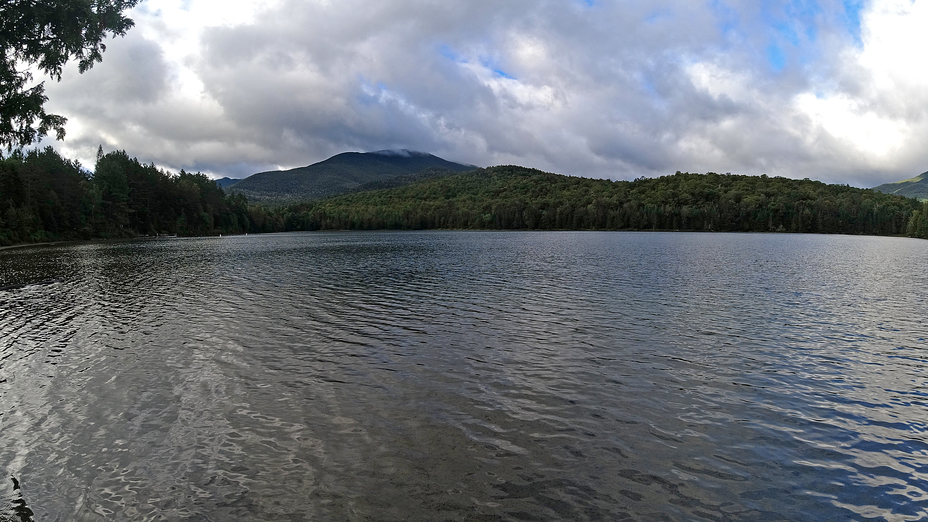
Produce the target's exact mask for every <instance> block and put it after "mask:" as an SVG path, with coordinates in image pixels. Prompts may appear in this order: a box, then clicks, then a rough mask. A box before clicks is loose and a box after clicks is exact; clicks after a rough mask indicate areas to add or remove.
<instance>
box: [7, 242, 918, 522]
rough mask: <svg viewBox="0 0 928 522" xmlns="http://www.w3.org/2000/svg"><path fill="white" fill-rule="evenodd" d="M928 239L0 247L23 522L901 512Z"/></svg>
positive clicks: (12, 438) (913, 420)
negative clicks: (25, 509) (31, 521)
mask: <svg viewBox="0 0 928 522" xmlns="http://www.w3.org/2000/svg"><path fill="white" fill-rule="evenodd" d="M926 245H928V244H926V243H925V242H920V241H907V240H902V239H887V238H858V237H841V236H834V237H831V236H794V235H731V234H598V233H551V234H548V233H545V234H521V233H421V234H420V233H408V234H407V233H402V234H393V233H372V234H362V233H352V234H283V235H267V236H248V237H233V238H222V239H217V238H208V239H176V240H170V241H149V242H129V243H114V244H102V245H79V246H73V247H72V246H68V247H55V248H33V249H21V250H17V251H4V252H0V286H4V287H10V288H7V289H5V290H0V406H2V408H0V441H2V444H0V463H2V465H0V467H2V468H3V469H6V470H8V472H9V473H12V474H13V475H14V476H15V477H17V478H18V479H19V480H22V484H23V492H22V495H21V496H20V497H18V498H22V499H23V500H24V501H26V500H28V503H29V507H30V508H31V509H33V510H35V511H36V513H37V516H36V518H37V519H39V520H106V519H137V520H153V519H172V520H174V519H176V520H183V519H196V520H232V519H256V520H258V519H271V520H277V519H287V518H289V519H294V520H306V519H316V518H321V519H357V520H364V519H378V520H407V519H412V520H416V519H422V520H435V519H439V520H441V519H448V520H456V519H462V518H465V519H498V518H504V519H570V520H596V519H608V520H620V519H640V520H650V519H669V520H691V519H711V520H764V519H770V520H781V519H789V520H819V519H843V518H854V517H882V518H885V519H897V520H917V519H919V518H922V517H928V512H926V511H925V508H924V507H922V505H923V504H924V503H925V500H926V495H928V484H926V479H925V477H928V473H926V472H928V469H926V468H928V464H926V463H928V458H926V457H928V447H926V446H928V439H926V429H925V421H924V419H925V418H928V416H926V413H928V407H926V406H928V403H926V400H925V397H926V394H928V381H926V377H925V369H926V366H928V364H926V362H928V356H926V353H928V352H926V344H925V337H926V336H928V335H926V331H925V329H924V327H923V326H922V318H921V315H920V311H921V310H924V309H925V297H923V296H925V295H926V292H925V290H928V288H926V287H925V286H926V284H928V283H926V281H925V280H924V278H920V277H918V274H920V273H921V272H920V271H923V270H924V268H925V263H926V261H925V259H928V257H926V255H925V254H928V247H926ZM43 281H54V282H51V283H48V284H37V283H40V282H43ZM23 285H25V286H23ZM11 495H12V492H11ZM10 498H13V497H12V496H11V497H10ZM13 509H14V508H13V507H12V504H11V507H10V508H9V509H8V513H10V514H11V515H10V516H12V514H13V513H15V512H14V510H13ZM0 513H3V514H6V513H4V512H2V511H0ZM17 516H18V515H17ZM30 516H31V515H30Z"/></svg>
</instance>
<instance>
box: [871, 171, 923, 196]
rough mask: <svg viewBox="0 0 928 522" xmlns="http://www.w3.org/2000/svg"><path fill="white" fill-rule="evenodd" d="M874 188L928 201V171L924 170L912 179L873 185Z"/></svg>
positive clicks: (887, 192)
mask: <svg viewBox="0 0 928 522" xmlns="http://www.w3.org/2000/svg"><path fill="white" fill-rule="evenodd" d="M873 190H877V191H879V192H885V193H886V194H898V195H900V196H905V197H907V198H915V199H920V200H923V201H928V172H923V173H921V174H920V175H918V176H915V177H914V178H911V179H906V180H902V181H897V182H895V183H884V184H883V185H880V186H878V187H873Z"/></svg>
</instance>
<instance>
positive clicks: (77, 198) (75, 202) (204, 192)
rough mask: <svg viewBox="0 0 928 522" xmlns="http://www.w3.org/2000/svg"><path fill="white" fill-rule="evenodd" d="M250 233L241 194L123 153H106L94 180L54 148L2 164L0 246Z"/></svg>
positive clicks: (15, 156)
mask: <svg viewBox="0 0 928 522" xmlns="http://www.w3.org/2000/svg"><path fill="white" fill-rule="evenodd" d="M250 228H251V219H250V217H249V208H248V206H247V202H246V200H245V198H243V197H242V196H226V195H225V194H224V193H223V191H222V189H221V188H219V186H218V185H217V184H216V182H214V181H213V180H211V179H209V178H208V177H207V176H205V175H203V174H199V173H198V174H189V173H187V172H184V171H181V172H180V174H179V175H171V174H169V173H167V172H164V171H162V170H160V169H158V168H156V167H155V166H154V165H142V164H141V163H139V161H138V160H137V159H135V158H129V156H128V155H127V154H126V153H125V152H123V151H117V152H111V153H109V154H106V155H104V154H102V151H101V154H99V157H98V160H97V164H96V168H95V170H94V174H93V175H91V174H90V173H89V172H88V171H86V170H84V169H82V168H81V166H80V165H79V164H78V163H77V162H74V161H71V160H67V159H64V158H62V157H61V156H60V155H59V154H58V153H57V152H56V151H55V150H54V149H52V148H51V147H48V148H46V149H44V150H41V151H39V150H33V151H29V152H26V153H22V152H14V153H13V154H11V155H10V157H8V158H5V159H3V160H0V245H11V244H15V243H30V242H38V241H49V240H69V239H90V238H115V237H134V236H137V235H156V234H181V235H209V234H218V233H241V232H246V231H248V230H250Z"/></svg>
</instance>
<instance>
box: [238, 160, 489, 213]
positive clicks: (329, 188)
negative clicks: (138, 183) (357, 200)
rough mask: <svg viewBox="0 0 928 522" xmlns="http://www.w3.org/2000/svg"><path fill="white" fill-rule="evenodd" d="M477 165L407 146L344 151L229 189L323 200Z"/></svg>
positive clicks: (262, 197) (278, 198)
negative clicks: (426, 173) (368, 186)
mask: <svg viewBox="0 0 928 522" xmlns="http://www.w3.org/2000/svg"><path fill="white" fill-rule="evenodd" d="M476 168H477V167H476V166H474V165H465V164H461V163H455V162H452V161H448V160H445V159H442V158H439V157H438V156H435V155H433V154H429V153H427V152H418V151H413V150H406V149H400V150H381V151H376V152H343V153H341V154H337V155H335V156H332V157H331V158H329V159H327V160H324V161H320V162H318V163H314V164H312V165H308V166H306V167H299V168H295V169H290V170H278V171H268V172H259V173H257V174H254V175H252V176H249V177H247V178H245V179H243V180H241V181H239V182H238V183H235V184H233V185H229V186H228V188H227V189H226V190H228V191H229V192H232V193H240V194H244V195H245V196H247V197H248V199H249V200H252V201H260V202H281V203H284V202H292V201H296V200H314V199H321V198H324V197H327V196H334V195H336V194H342V193H345V192H348V191H351V190H354V189H356V188H358V187H360V186H362V185H365V184H368V183H376V182H385V181H386V180H389V179H393V178H400V177H404V176H412V175H415V174H419V173H422V172H424V171H433V172H466V171H469V170H474V169H476Z"/></svg>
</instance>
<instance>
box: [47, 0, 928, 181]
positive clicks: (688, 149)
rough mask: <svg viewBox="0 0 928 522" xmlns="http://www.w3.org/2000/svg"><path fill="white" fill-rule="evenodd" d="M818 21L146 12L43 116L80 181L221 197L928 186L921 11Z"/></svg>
mask: <svg viewBox="0 0 928 522" xmlns="http://www.w3.org/2000/svg"><path fill="white" fill-rule="evenodd" d="M818 4H819V6H818V10H817V11H816V10H814V9H813V10H812V11H815V14H814V15H810V16H808V17H806V18H805V19H802V20H799V21H795V20H793V19H791V18H784V19H785V20H787V21H788V22H789V23H786V24H785V25H784V24H779V25H778V24H776V23H771V22H770V20H768V19H767V18H769V13H767V14H765V13H763V12H761V10H759V9H758V7H757V5H756V3H753V2H741V1H734V0H730V1H727V2H725V1H723V2H716V3H694V2H691V1H689V0H659V1H655V2H611V3H608V2H602V3H600V2H597V3H595V4H593V6H587V5H586V4H585V3H583V2H550V1H545V0H511V1H508V2H505V3H501V2H495V1H492V0H473V1H471V2H456V3H436V2H433V1H431V0H382V1H379V2H367V1H362V0H342V1H340V2H326V1H316V2H309V1H301V0H273V1H263V2H260V1H228V0H226V1H220V0H145V1H144V2H143V3H142V4H140V5H139V6H138V7H137V8H136V9H134V10H133V11H132V12H131V13H130V16H132V17H133V18H134V19H135V21H136V27H135V28H134V29H132V30H131V31H130V33H129V35H128V36H127V37H126V38H125V39H121V40H118V41H115V42H111V43H110V44H109V45H108V47H109V50H108V51H107V53H106V55H105V56H104V62H103V63H102V64H99V65H98V66H96V67H95V68H94V69H93V70H92V71H90V72H88V73H86V74H84V75H77V74H76V72H75V71H73V70H69V71H68V72H67V73H66V78H65V80H64V81H63V82H62V83H60V84H52V83H49V84H48V93H49V97H50V102H49V104H50V109H52V110H53V111H54V112H58V113H61V114H63V115H65V116H67V117H69V118H70V123H69V125H68V139H67V141H66V142H64V143H63V144H57V145H56V146H57V147H59V148H60V149H62V150H63V151H64V152H65V154H72V155H75V154H76V155H78V157H79V159H81V160H82V161H84V162H85V163H87V162H88V161H90V162H92V158H93V154H94V153H95V152H96V146H97V145H98V144H100V143H102V144H103V145H104V147H111V148H115V147H118V148H125V149H126V150H127V152H129V154H130V155H134V156H139V159H141V160H143V161H146V162H148V161H153V162H155V163H156V164H158V165H164V166H165V167H169V168H171V169H173V170H179V169H180V168H185V169H187V170H203V171H204V172H208V173H210V174H213V175H216V176H222V175H232V176H244V175H248V174H250V173H253V172H257V171H260V170H267V169H271V168H275V167H277V166H285V167H292V166H298V165H306V164H309V163H311V162H314V161H319V160H322V159H325V158H326V157H328V156H330V155H332V154H336V153H338V152H342V151H345V150H379V149H387V148H407V149H419V150H426V151H429V152H433V153H435V154H439V155H442V156H444V157H447V158H448V159H452V160H456V161H462V162H467V163H476V164H480V165H491V164H500V163H519V164H523V165H526V166H532V167H537V168H542V169H546V170H552V171H556V172H562V173H566V174H577V175H585V176H603V177H613V178H633V177H637V176H640V175H649V176H653V175H661V174H667V173H672V172H673V171H675V170H678V169H679V170H690V171H706V170H715V171H720V172H728V171H730V172H741V173H745V174H760V173H764V172H766V173H768V174H771V175H785V176H792V177H799V178H803V177H810V178H817V179H823V180H826V181H833V182H842V183H843V182H849V183H852V184H856V185H865V186H866V185H875V184H877V183H880V182H883V181H894V180H898V179H903V178H907V177H910V176H911V175H913V174H917V173H918V172H921V171H923V170H925V169H926V168H928V152H926V150H925V149H924V147H923V143H924V141H925V137H926V134H925V133H926V130H928V118H925V116H926V111H928V69H926V68H925V67H923V66H922V64H923V62H924V60H923V58H922V57H921V55H922V50H923V49H925V48H928V33H926V32H925V31H923V29H922V28H924V27H928V3H926V2H925V1H922V0H919V1H916V2H911V1H908V0H873V1H871V2H870V3H869V4H868V6H867V8H866V9H864V10H863V11H862V12H861V27H862V34H861V39H860V41H859V42H858V41H857V40H855V39H854V38H853V37H852V36H851V35H850V33H848V31H847V27H846V26H845V25H844V21H843V20H845V17H844V12H843V7H842V3H841V2H839V1H836V0H820V1H819V2H818ZM771 5H773V4H771ZM777 5H779V4H776V5H774V7H771V9H774V10H775V9H779V7H776V6H777ZM720 6H721V7H720ZM774 14H775V15H776V13H775V12H774ZM793 14H794V13H792V12H790V11H789V10H788V9H787V8H783V10H782V13H780V14H779V15H778V16H781V17H787V16H792V15H793ZM803 24H805V25H803ZM784 27H785V28H786V29H784ZM783 31H787V32H789V31H793V32H794V33H796V34H798V35H799V36H798V37H795V38H794V37H792V36H790V35H789V34H785V35H784V33H783ZM771 42H778V45H780V47H781V48H782V51H783V52H782V56H783V57H785V59H786V66H785V67H783V68H782V69H781V68H779V67H772V66H771V64H770V63H768V58H769V56H768V49H769V47H770V45H771Z"/></svg>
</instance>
